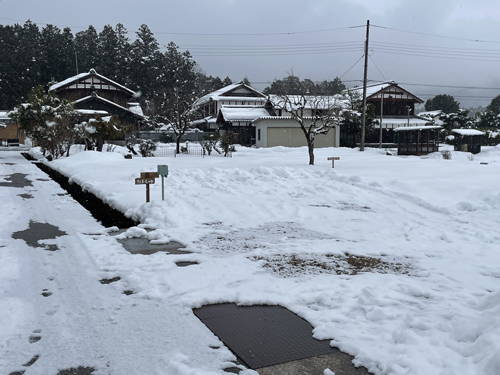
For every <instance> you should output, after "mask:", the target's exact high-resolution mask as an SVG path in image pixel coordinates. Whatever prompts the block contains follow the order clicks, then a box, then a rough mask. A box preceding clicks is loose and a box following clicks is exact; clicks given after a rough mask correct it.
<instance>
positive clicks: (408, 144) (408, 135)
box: [394, 125, 441, 155]
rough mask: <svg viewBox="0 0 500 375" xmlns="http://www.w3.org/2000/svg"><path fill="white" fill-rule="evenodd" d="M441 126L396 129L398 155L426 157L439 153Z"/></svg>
mask: <svg viewBox="0 0 500 375" xmlns="http://www.w3.org/2000/svg"><path fill="white" fill-rule="evenodd" d="M439 129H441V126H437V125H429V126H410V127H401V128H396V129H394V131H395V132H396V134H397V135H398V137H397V138H398V155H427V154H430V153H431V152H436V151H439Z"/></svg>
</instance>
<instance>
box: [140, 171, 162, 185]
mask: <svg viewBox="0 0 500 375" xmlns="http://www.w3.org/2000/svg"><path fill="white" fill-rule="evenodd" d="M158 177H160V175H159V174H158V172H141V178H158ZM151 183H152V184H153V183H154V182H151Z"/></svg>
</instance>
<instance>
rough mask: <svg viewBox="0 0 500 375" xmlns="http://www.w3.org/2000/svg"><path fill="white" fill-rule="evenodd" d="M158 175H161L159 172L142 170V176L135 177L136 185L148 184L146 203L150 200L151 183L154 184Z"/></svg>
mask: <svg viewBox="0 0 500 375" xmlns="http://www.w3.org/2000/svg"><path fill="white" fill-rule="evenodd" d="M157 177H160V175H159V174H158V172H141V177H140V178H136V179H135V184H136V185H146V203H148V202H149V184H154V183H155V178H157Z"/></svg>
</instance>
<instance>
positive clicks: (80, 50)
mask: <svg viewBox="0 0 500 375" xmlns="http://www.w3.org/2000/svg"><path fill="white" fill-rule="evenodd" d="M98 42H99V36H98V35H97V31H96V29H95V28H94V26H92V25H91V26H89V28H88V29H87V30H85V31H80V32H78V33H76V34H75V49H76V53H77V58H78V73H86V72H88V71H89V70H90V69H96V67H97V66H98V65H99V59H98V50H97V45H98Z"/></svg>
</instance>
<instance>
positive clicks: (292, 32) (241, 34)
mask: <svg viewBox="0 0 500 375" xmlns="http://www.w3.org/2000/svg"><path fill="white" fill-rule="evenodd" d="M0 19H2V20H7V21H14V22H27V21H21V20H15V19H12V18H5V17H0ZM28 21H29V20H28ZM33 23H34V24H36V25H53V26H57V27H70V28H75V29H86V27H82V26H69V25H56V24H52V23H45V22H33ZM348 29H350V27H337V28H332V29H320V30H305V31H283V32H275V33H188V32H175V31H152V32H153V33H154V34H161V35H186V36H271V35H298V34H313V33H324V32H330V31H339V30H348ZM131 32H133V31H128V30H127V33H131Z"/></svg>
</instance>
